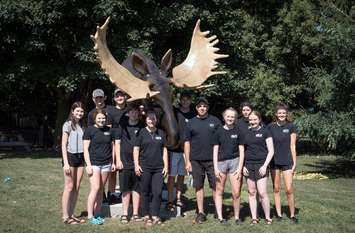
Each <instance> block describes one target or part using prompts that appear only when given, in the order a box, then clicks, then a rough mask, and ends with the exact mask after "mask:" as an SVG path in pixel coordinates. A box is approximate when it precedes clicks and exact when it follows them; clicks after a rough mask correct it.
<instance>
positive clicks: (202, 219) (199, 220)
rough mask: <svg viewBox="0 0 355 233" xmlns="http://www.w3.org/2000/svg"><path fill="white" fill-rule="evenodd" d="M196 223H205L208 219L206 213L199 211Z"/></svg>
mask: <svg viewBox="0 0 355 233" xmlns="http://www.w3.org/2000/svg"><path fill="white" fill-rule="evenodd" d="M195 221H196V223H199V224H201V223H203V222H206V221H207V218H206V215H205V214H204V213H198V214H197V216H196V219H195Z"/></svg>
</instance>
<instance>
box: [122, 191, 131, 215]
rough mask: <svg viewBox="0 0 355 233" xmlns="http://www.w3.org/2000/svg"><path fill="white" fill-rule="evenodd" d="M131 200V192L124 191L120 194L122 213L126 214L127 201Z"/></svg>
mask: <svg viewBox="0 0 355 233" xmlns="http://www.w3.org/2000/svg"><path fill="white" fill-rule="evenodd" d="M130 200H131V192H124V193H123V194H122V204H123V214H122V215H128V207H129V201H130Z"/></svg>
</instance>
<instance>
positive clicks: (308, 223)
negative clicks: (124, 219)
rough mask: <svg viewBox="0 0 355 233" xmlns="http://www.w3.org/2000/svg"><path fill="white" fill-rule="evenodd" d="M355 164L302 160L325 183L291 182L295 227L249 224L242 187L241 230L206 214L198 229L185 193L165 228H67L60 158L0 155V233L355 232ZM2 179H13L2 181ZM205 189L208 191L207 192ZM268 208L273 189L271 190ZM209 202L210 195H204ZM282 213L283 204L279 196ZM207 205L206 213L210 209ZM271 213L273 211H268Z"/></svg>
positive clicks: (80, 208) (114, 222)
mask: <svg viewBox="0 0 355 233" xmlns="http://www.w3.org/2000/svg"><path fill="white" fill-rule="evenodd" d="M354 170H355V169H354V163H353V162H350V161H348V160H344V159H342V158H337V157H335V156H300V157H299V158H298V171H306V172H320V173H322V174H324V175H327V176H328V177H329V179H326V180H295V189H296V206H297V211H298V216H299V219H300V223H299V224H298V225H293V224H291V223H290V221H289V220H288V219H287V218H286V219H285V220H284V221H282V222H274V224H273V225H271V226H267V225H265V224H264V222H263V221H262V222H261V224H259V225H256V226H251V225H249V222H250V214H249V207H248V204H247V201H248V198H247V192H246V187H245V185H243V191H242V203H243V206H242V217H243V218H244V222H243V224H242V225H241V226H235V225H234V224H233V222H232V221H229V225H227V226H221V225H219V224H217V222H216V220H214V219H213V214H209V215H208V221H207V223H205V224H201V225H196V224H193V223H192V221H193V219H194V211H193V209H194V206H195V203H194V192H193V190H192V189H188V191H187V192H186V194H185V196H186V197H188V198H189V199H190V200H189V201H188V202H187V205H188V207H189V209H190V211H188V212H187V216H186V217H184V218H178V219H172V220H168V221H166V222H165V226H162V227H158V226H154V227H151V228H146V227H144V225H143V224H128V225H121V224H120V223H119V222H118V219H108V220H107V221H106V223H105V224H104V225H103V226H90V225H88V224H84V225H80V226H78V225H76V226H67V225H64V224H63V223H62V222H61V193H62V188H63V175H62V169H61V161H60V158H59V156H57V157H56V156H54V155H48V154H34V153H33V154H14V153H11V154H4V153H3V154H0V179H1V180H0V216H1V217H0V232H26V233H27V232H143V231H144V232H175V233H177V232H179V233H180V232H236V231H241V232H246V231H253V232H355V221H354V219H355V180H354V178H353V177H354ZM5 177H11V178H12V181H11V182H8V183H5V182H4V179H5ZM207 190H208V189H207ZM87 193H88V179H87V177H84V179H83V181H82V188H81V192H80V197H79V200H78V205H77V208H76V214H80V213H81V212H84V211H85V209H86V207H85V203H86V196H87ZM269 195H270V199H271V205H272V206H273V200H272V199H273V198H272V189H271V186H269ZM207 196H209V197H208V200H211V198H210V196H211V193H210V191H208V192H207ZM282 198H283V203H282V204H283V209H284V210H285V211H286V213H288V211H287V202H286V200H285V195H284V194H283V196H282ZM209 202H210V205H209V209H210V212H211V211H212V209H213V205H212V203H211V201H209ZM225 207H226V209H227V211H225V212H226V213H229V215H230V214H232V213H231V211H230V209H231V197H230V189H229V188H227V194H226V200H225ZM272 211H273V210H272Z"/></svg>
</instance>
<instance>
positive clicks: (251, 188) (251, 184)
mask: <svg viewBox="0 0 355 233" xmlns="http://www.w3.org/2000/svg"><path fill="white" fill-rule="evenodd" d="M247 185H248V193H249V207H250V213H251V218H252V219H257V214H256V212H257V208H256V207H257V203H256V202H257V201H256V182H255V181H253V180H251V179H249V178H248V179H247Z"/></svg>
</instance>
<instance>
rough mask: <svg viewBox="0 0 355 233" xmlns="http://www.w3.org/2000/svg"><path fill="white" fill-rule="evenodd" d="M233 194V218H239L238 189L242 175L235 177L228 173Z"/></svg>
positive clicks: (240, 185)
mask: <svg viewBox="0 0 355 233" xmlns="http://www.w3.org/2000/svg"><path fill="white" fill-rule="evenodd" d="M229 180H230V183H231V189H232V195H233V208H234V218H235V219H239V212H240V189H241V187H242V180H243V179H242V177H240V178H239V179H237V176H236V175H232V174H230V175H229Z"/></svg>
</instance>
